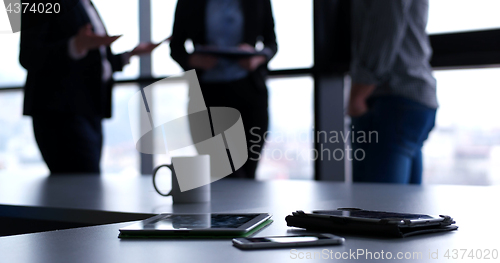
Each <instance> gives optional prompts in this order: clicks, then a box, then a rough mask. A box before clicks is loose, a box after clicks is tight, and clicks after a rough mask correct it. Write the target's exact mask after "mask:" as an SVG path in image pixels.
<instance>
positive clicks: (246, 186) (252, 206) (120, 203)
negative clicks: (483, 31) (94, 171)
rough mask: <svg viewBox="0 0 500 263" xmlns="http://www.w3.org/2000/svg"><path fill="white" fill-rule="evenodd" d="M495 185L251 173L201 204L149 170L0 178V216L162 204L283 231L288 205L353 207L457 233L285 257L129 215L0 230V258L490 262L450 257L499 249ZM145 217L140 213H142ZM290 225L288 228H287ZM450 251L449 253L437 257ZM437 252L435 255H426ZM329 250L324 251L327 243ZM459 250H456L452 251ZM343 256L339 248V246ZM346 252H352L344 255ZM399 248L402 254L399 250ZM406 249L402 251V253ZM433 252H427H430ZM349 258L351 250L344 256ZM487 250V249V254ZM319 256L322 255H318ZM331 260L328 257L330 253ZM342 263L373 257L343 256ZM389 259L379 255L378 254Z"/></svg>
mask: <svg viewBox="0 0 500 263" xmlns="http://www.w3.org/2000/svg"><path fill="white" fill-rule="evenodd" d="M499 200H500V187H498V186H494V187H481V186H447V185H424V186H408V185H387V184H344V183H335V182H318V181H266V182H259V181H250V180H235V179H233V180H230V179H224V180H221V181H219V182H216V183H213V184H212V202H211V203H209V204H194V205H193V204H191V205H172V201H171V198H170V197H161V196H159V195H157V194H156V193H155V192H154V190H153V187H152V184H151V177H150V176H117V175H103V176H100V177H97V176H68V177H50V178H49V177H26V176H24V177H20V176H17V177H9V176H6V175H2V176H0V216H12V217H14V216H16V217H24V218H36V219H47V220H59V221H68V222H82V223H94V224H99V223H106V222H111V221H113V220H116V219H120V220H121V221H123V219H124V218H133V217H134V216H135V215H137V214H148V213H160V212H267V213H270V214H273V219H274V223H272V224H271V225H270V226H269V227H267V228H265V229H264V230H263V231H261V232H259V233H258V234H257V235H258V236H268V235H286V234H291V233H293V231H294V230H292V228H289V227H287V226H286V222H285V219H284V218H285V216H286V215H288V214H291V212H292V211H295V210H299V209H300V210H306V211H307V210H313V209H335V208H338V207H359V208H363V209H370V210H386V211H398V212H410V213H425V214H436V215H437V214H446V215H450V216H452V217H453V218H454V219H455V220H456V221H457V225H458V226H459V230H458V231H454V232H447V233H440V234H432V235H421V236H415V237H408V238H404V239H378V238H369V237H360V236H345V238H346V243H345V244H344V245H343V246H329V247H311V248H297V251H296V252H295V255H296V256H299V254H298V253H299V252H302V253H303V254H301V255H302V256H304V257H306V256H307V255H308V254H307V252H311V253H313V254H310V255H312V256H314V252H319V253H320V254H318V253H316V255H315V256H316V259H305V258H304V259H302V260H300V259H292V258H291V257H294V254H291V252H290V249H286V248H283V249H271V250H259V251H241V250H239V249H237V248H235V247H233V246H232V245H231V241H230V240H120V239H119V238H117V236H118V229H119V228H120V227H123V226H126V225H128V224H130V223H119V224H108V225H101V226H94V227H86V228H77V229H70V230H60V231H51V232H43V233H34V234H27V235H18V236H8V237H1V238H0V262H19V263H21V262H47V263H49V262H50V263H57V262H121V263H123V262H169V263H170V262H285V261H291V262H295V261H299V262H314V261H319V262H328V260H332V259H323V258H321V257H326V254H323V252H325V251H324V249H327V250H331V251H332V253H333V254H328V255H330V256H331V255H333V256H335V253H336V252H341V253H342V252H348V253H349V252H357V250H358V249H362V250H365V249H367V250H368V252H372V253H375V252H379V253H380V252H382V250H383V251H384V253H385V255H387V252H391V253H392V255H393V258H395V257H396V255H397V253H398V252H403V253H406V252H410V253H413V252H416V253H417V254H415V255H418V253H421V255H422V258H421V259H418V260H417V259H415V260H406V259H399V260H398V259H396V260H395V259H392V260H391V261H390V262H498V261H500V255H499V257H498V258H497V260H493V259H489V260H487V259H482V260H478V259H477V258H474V259H471V258H470V257H467V255H466V256H465V257H464V259H456V260H452V259H451V256H452V255H453V251H452V250H453V249H458V250H459V249H468V250H467V254H469V252H470V250H471V249H475V251H474V253H479V252H477V250H478V249H481V250H482V251H481V252H483V255H484V254H485V253H486V249H489V250H490V251H492V250H493V249H496V250H497V251H498V252H500V241H499V238H498V237H499V236H500V230H499V229H498V227H497V223H496V221H497V219H498V218H499V216H500V212H499V209H498V204H497V203H498V201H499ZM142 216H144V215H142ZM295 231H296V230H295ZM446 250H449V255H450V260H447V259H446V258H445V257H444V255H445V252H446ZM436 251H438V256H439V259H430V258H429V253H430V252H431V253H433V252H436ZM327 252H328V253H329V251H327ZM461 254H462V252H461V251H459V257H460V256H461ZM343 255H344V257H345V256H346V255H347V254H346V253H344V254H343ZM349 255H351V253H349ZM403 255H405V254H403ZM406 255H407V254H406ZM433 255H435V254H433ZM349 257H351V256H349ZM490 257H492V254H490ZM325 260H327V261H325ZM333 260H335V259H333ZM344 261H353V262H354V261H360V262H365V261H366V262H372V261H375V262H377V260H374V259H372V260H370V259H366V258H365V257H364V256H361V257H358V259H357V260H356V259H354V258H352V257H351V258H350V259H345V260H344ZM386 261H387V260H382V259H379V260H378V262H386Z"/></svg>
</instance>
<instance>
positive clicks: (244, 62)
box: [170, 0, 278, 178]
mask: <svg viewBox="0 0 500 263" xmlns="http://www.w3.org/2000/svg"><path fill="white" fill-rule="evenodd" d="M188 39H191V40H192V42H193V44H194V45H195V48H198V47H210V48H216V49H222V50H223V49H233V50H234V49H235V48H236V49H239V50H243V51H249V52H253V51H255V46H256V43H257V42H258V41H261V42H262V44H263V48H262V50H261V51H260V52H259V53H258V54H256V55H254V56H250V57H246V58H227V57H222V56H216V55H208V54H200V53H196V50H195V52H194V53H193V54H189V53H188V52H187V51H186V49H185V43H186V40H188ZM170 47H171V55H172V58H173V59H174V60H175V61H177V63H179V65H180V66H181V67H182V68H183V69H184V70H186V71H187V70H190V69H196V72H197V75H198V78H199V81H200V86H201V90H202V93H203V97H204V99H205V103H206V106H207V107H216V106H219V107H231V108H235V109H238V110H239V111H240V113H241V116H242V119H243V123H244V126H245V133H246V138H247V147H248V148H249V152H248V156H249V159H248V160H247V162H246V163H245V164H244V165H243V166H242V167H241V168H240V169H239V170H237V171H235V172H234V173H233V174H231V175H230V176H229V177H237V178H255V171H256V169H257V164H258V160H259V157H260V153H261V151H262V147H263V145H264V134H265V133H266V131H267V129H268V120H269V117H268V110H267V109H268V94H267V87H266V82H265V81H266V76H267V64H268V62H269V61H270V60H271V59H272V58H273V56H274V55H275V54H276V52H277V49H278V46H277V43H276V35H275V32H274V18H273V13H272V8H271V2H270V0H179V1H178V3H177V8H176V12H175V22H174V28H173V33H172V40H171V42H170Z"/></svg>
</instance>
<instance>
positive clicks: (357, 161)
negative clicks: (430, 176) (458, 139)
mask: <svg viewBox="0 0 500 263" xmlns="http://www.w3.org/2000/svg"><path fill="white" fill-rule="evenodd" d="M435 118H436V110H435V109H431V108H428V107H426V106H424V105H422V104H421V103H418V102H415V101H413V100H409V99H406V98H403V97H400V96H381V97H377V98H373V99H372V100H371V101H370V102H369V111H368V112H367V113H365V114H363V115H362V116H360V117H355V118H352V126H351V135H352V136H353V137H352V138H351V139H352V141H351V142H352V147H353V153H355V154H354V158H353V181H354V182H379V183H399V184H408V183H409V184H420V183H422V145H423V143H424V141H425V140H426V139H427V136H428V135H429V132H430V131H431V130H432V128H433V127H434V121H435ZM363 134H364V135H365V136H364V137H363ZM361 150H362V151H361ZM363 153H364V155H363ZM356 157H357V158H356ZM362 157H364V158H362Z"/></svg>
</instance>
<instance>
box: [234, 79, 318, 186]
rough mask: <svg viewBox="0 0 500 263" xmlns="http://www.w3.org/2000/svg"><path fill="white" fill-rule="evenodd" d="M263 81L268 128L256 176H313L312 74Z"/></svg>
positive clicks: (290, 177)
mask: <svg viewBox="0 0 500 263" xmlns="http://www.w3.org/2000/svg"><path fill="white" fill-rule="evenodd" d="M267 84H268V88H269V117H270V118H269V132H268V136H267V138H266V143H265V145H264V148H263V150H262V154H261V159H260V162H259V166H258V169H257V179H260V180H267V179H313V174H314V161H313V158H312V156H311V153H312V149H313V147H314V145H313V141H312V132H313V123H314V117H313V116H314V109H313V108H314V106H313V105H314V104H313V94H314V93H313V92H314V81H313V78H312V77H310V76H305V77H289V78H271V79H269V80H268V82H267ZM243 121H244V120H243Z"/></svg>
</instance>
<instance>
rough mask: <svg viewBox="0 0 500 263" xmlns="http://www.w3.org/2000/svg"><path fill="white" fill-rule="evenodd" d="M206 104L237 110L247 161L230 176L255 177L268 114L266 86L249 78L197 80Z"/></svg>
mask: <svg viewBox="0 0 500 263" xmlns="http://www.w3.org/2000/svg"><path fill="white" fill-rule="evenodd" d="M200 86H201V90H202V93H203V98H204V99H205V103H206V105H207V107H230V108H235V109H237V110H239V111H240V113H241V118H242V120H243V126H244V127H245V135H246V140H247V147H248V160H247V162H246V163H245V164H244V165H243V166H242V167H241V168H240V169H238V170H237V171H235V172H234V173H232V174H231V175H229V176H228V177H232V178H255V171H256V170H257V165H258V161H259V159H260V153H261V152H262V147H263V146H264V135H265V133H266V132H267V129H268V122H269V114H268V111H267V107H268V95H267V89H258V88H257V87H256V85H255V83H254V82H253V81H252V80H251V79H249V78H245V79H241V80H237V81H231V82H222V83H200Z"/></svg>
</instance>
